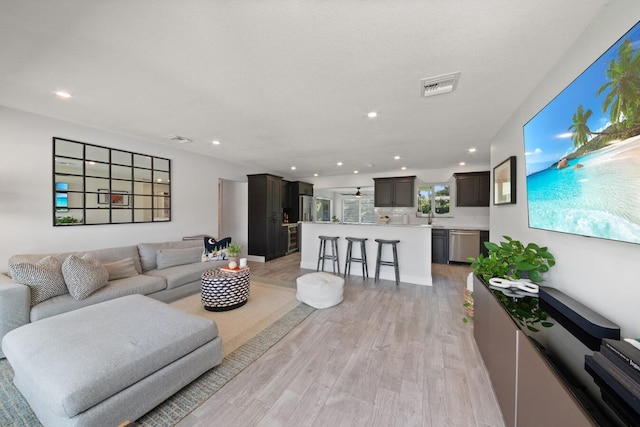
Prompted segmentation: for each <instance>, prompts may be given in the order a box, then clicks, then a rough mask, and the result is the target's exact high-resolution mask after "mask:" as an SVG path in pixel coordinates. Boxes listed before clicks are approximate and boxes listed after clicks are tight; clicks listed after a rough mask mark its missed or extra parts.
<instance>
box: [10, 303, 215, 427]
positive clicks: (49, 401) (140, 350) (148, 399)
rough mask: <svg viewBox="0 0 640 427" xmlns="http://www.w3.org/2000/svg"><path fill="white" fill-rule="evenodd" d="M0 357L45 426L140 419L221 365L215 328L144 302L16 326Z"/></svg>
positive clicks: (94, 307) (99, 306) (108, 423)
mask: <svg viewBox="0 0 640 427" xmlns="http://www.w3.org/2000/svg"><path fill="white" fill-rule="evenodd" d="M2 350H3V351H4V353H5V355H6V356H7V359H8V360H9V362H10V363H11V366H12V367H13V369H14V371H15V376H14V379H13V382H14V384H15V385H16V387H17V388H18V389H19V390H20V392H21V393H22V395H23V396H24V397H25V398H26V400H27V401H28V402H29V405H31V408H32V409H33V411H34V412H35V414H36V415H37V417H38V419H39V420H40V421H41V422H42V424H44V425H45V426H117V425H119V424H120V423H122V422H123V421H125V420H135V419H138V418H140V417H141V416H142V415H144V414H145V413H147V412H149V411H150V410H151V409H153V408H154V407H156V406H157V405H159V404H160V403H162V402H163V401H164V400H165V399H167V398H168V397H169V396H171V395H172V394H174V393H175V392H177V391H178V390H180V389H181V388H182V387H184V386H185V385H187V384H189V383H190V382H192V381H193V380H194V379H196V378H197V377H199V376H200V375H202V374H203V373H204V372H206V371H207V370H209V369H210V368H212V367H214V366H216V365H218V364H219V363H220V362H221V361H222V340H221V338H220V337H219V336H218V328H217V326H216V324H215V323H214V322H213V321H210V320H207V319H204V318H201V317H198V316H195V315H192V314H188V313H186V312H183V311H180V310H178V309H176V308H173V307H170V306H168V305H166V304H164V303H162V302H159V301H156V300H154V299H151V298H148V297H145V296H142V295H130V296H126V297H122V298H118V299H114V300H111V301H106V302H103V303H100V304H95V305H92V306H89V307H84V308H81V309H79V310H75V311H70V312H68V313H64V314H60V315H57V316H53V317H49V318H46V319H43V320H39V321H37V322H34V323H30V324H28V325H25V326H21V327H19V328H17V329H14V330H12V331H11V332H9V333H7V334H6V335H5V337H4V338H3V340H2Z"/></svg>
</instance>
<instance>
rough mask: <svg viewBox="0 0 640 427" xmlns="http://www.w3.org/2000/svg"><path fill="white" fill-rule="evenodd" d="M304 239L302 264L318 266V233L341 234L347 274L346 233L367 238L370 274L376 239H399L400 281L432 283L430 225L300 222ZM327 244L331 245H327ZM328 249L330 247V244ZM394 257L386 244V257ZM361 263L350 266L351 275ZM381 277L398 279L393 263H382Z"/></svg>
mask: <svg viewBox="0 0 640 427" xmlns="http://www.w3.org/2000/svg"><path fill="white" fill-rule="evenodd" d="M300 225H301V228H302V242H301V251H300V252H301V256H300V268H306V269H312V270H315V269H316V267H317V264H318V250H319V245H320V239H319V238H318V236H338V237H339V239H338V258H339V265H340V272H341V273H342V274H344V267H345V261H346V254H347V240H346V237H359V238H367V239H368V240H367V241H366V243H365V248H366V252H367V268H368V270H369V277H370V278H373V277H375V271H376V256H377V251H378V244H377V243H376V241H375V239H388V240H394V239H397V240H400V243H398V245H397V246H398V264H399V271H400V282H404V283H413V284H416V285H427V286H431V285H432V278H431V226H429V225H418V224H343V223H317V222H301V223H300ZM327 246H328V245H327ZM327 251H328V252H329V248H327ZM359 255H360V245H354V248H353V256H355V257H359ZM392 258H393V256H392V252H391V247H390V245H384V247H383V251H382V259H383V260H391V259H392ZM325 271H327V272H332V271H333V270H332V267H331V262H325ZM361 271H362V270H361V268H360V265H359V264H357V263H354V264H352V266H351V275H352V276H358V275H361ZM380 278H381V279H384V280H393V281H394V280H395V275H394V269H393V267H388V266H381V268H380Z"/></svg>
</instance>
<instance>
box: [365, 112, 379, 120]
mask: <svg viewBox="0 0 640 427" xmlns="http://www.w3.org/2000/svg"><path fill="white" fill-rule="evenodd" d="M367 117H369V118H370V119H374V118H376V117H378V113H376V112H375V111H370V112H369V114H367Z"/></svg>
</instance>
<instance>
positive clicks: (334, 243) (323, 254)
mask: <svg viewBox="0 0 640 427" xmlns="http://www.w3.org/2000/svg"><path fill="white" fill-rule="evenodd" d="M318 238H319V239H320V250H319V251H318V267H317V268H316V271H320V261H322V271H324V260H325V259H330V260H331V261H332V266H333V274H336V264H337V265H338V274H340V260H339V258H338V239H339V237H338V236H335V237H332V236H318ZM327 240H328V241H329V242H331V243H330V244H329V246H330V247H331V254H330V255H327Z"/></svg>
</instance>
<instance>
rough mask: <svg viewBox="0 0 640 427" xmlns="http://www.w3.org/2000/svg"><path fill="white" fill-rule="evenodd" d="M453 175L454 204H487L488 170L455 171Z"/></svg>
mask: <svg viewBox="0 0 640 427" xmlns="http://www.w3.org/2000/svg"><path fill="white" fill-rule="evenodd" d="M454 176H455V178H456V206H460V207H472V206H489V197H490V195H489V193H490V174H489V171H485V172H468V173H456V174H454Z"/></svg>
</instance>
